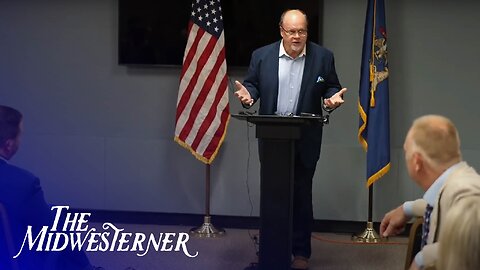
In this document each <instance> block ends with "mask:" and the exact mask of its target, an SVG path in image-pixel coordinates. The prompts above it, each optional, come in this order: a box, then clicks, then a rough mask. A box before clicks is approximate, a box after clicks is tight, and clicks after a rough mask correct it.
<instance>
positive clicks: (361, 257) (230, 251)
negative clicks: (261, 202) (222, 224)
mask: <svg viewBox="0 0 480 270" xmlns="http://www.w3.org/2000/svg"><path fill="white" fill-rule="evenodd" d="M94 226H95V227H96V228H97V231H98V232H102V231H104V230H103V229H102V228H101V224H94ZM115 226H116V227H117V228H118V229H124V231H122V232H131V233H133V235H135V233H144V234H145V235H147V237H148V236H149V235H150V234H151V233H153V234H155V235H156V236H157V237H158V235H159V233H169V232H172V233H182V232H188V231H189V230H190V229H191V228H190V227H182V226H158V225H132V224H115ZM257 234H258V231H255V230H240V229H226V234H225V236H223V237H219V238H197V237H190V239H189V240H188V242H186V245H185V246H186V247H187V249H188V252H189V253H191V254H195V253H196V252H198V255H197V256H196V257H195V258H189V257H187V256H186V255H185V254H184V252H182V249H181V248H180V251H156V250H154V249H153V248H152V247H151V248H150V250H149V251H148V252H147V253H146V254H145V255H144V256H137V252H133V251H123V252H122V251H114V252H110V251H105V252H101V251H95V252H87V255H88V256H89V258H90V261H91V262H92V264H94V265H95V266H102V267H103V268H104V269H105V270H125V269H128V268H129V267H131V268H133V269H136V270H156V269H161V270H243V269H245V268H246V267H247V266H249V264H250V263H251V262H256V261H257V258H256V245H255V244H254V241H253V240H252V237H253V236H255V235H257ZM177 236H178V234H177ZM133 238H134V236H132V240H131V241H130V242H129V243H130V246H129V249H131V248H132V246H133V245H132V243H133ZM172 239H173V240H174V242H173V246H172V248H173V249H175V243H176V239H175V237H172ZM407 241H408V239H407V238H403V237H399V238H391V239H389V241H388V242H387V243H382V244H357V243H354V242H352V241H350V235H338V234H330V233H314V234H313V236H312V250H313V254H312V258H311V260H310V270H319V269H332V270H333V269H339V270H340V269H342V270H343V269H345V270H348V269H352V270H353V269H355V270H363V269H365V270H367V269H368V270H375V269H382V270H384V269H389V270H395V269H398V270H400V269H403V266H404V261H405V253H406V249H407ZM126 245H128V244H125V246H126ZM145 246H146V244H145ZM168 247H169V246H168V245H167V246H166V249H168ZM144 248H145V249H146V247H144ZM115 249H116V248H115ZM158 249H159V250H161V246H160V248H158ZM137 251H138V250H137ZM131 268H130V269H131ZM272 270H275V269H272Z"/></svg>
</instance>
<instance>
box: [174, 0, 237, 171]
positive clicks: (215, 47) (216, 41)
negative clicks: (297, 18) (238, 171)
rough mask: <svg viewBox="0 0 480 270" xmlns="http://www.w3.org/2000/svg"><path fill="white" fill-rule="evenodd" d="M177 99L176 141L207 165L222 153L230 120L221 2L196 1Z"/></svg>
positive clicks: (218, 0) (211, 0)
mask: <svg viewBox="0 0 480 270" xmlns="http://www.w3.org/2000/svg"><path fill="white" fill-rule="evenodd" d="M188 31H189V34H188V41H187V46H186V48H185V54H184V56H183V68H182V73H181V76H180V87H179V92H178V99H177V115H176V122H175V141H176V142H177V143H179V144H180V145H182V146H183V147H185V148H187V149H189V150H190V152H191V153H192V154H193V155H194V156H195V157H196V158H198V159H199V160H200V161H202V162H204V163H205V164H210V163H211V162H212V161H213V159H214V158H215V156H216V155H217V153H218V150H219V148H220V146H221V144H222V142H223V139H224V137H225V134H226V131H227V124H228V121H229V119H230V112H229V107H228V79H227V63H226V60H225V38H224V32H223V17H222V7H221V6H220V0H208V1H207V0H194V1H193V3H192V12H191V14H190V21H189V24H188Z"/></svg>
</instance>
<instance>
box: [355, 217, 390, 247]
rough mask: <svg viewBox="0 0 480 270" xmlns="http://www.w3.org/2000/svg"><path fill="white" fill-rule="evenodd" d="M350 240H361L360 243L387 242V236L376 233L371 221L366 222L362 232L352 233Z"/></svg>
mask: <svg viewBox="0 0 480 270" xmlns="http://www.w3.org/2000/svg"><path fill="white" fill-rule="evenodd" d="M352 241H354V242H361V243H379V242H388V238H386V237H380V235H378V233H377V232H376V231H375V229H374V228H373V222H371V221H369V222H367V228H366V229H365V231H363V233H361V234H357V235H353V236H352Z"/></svg>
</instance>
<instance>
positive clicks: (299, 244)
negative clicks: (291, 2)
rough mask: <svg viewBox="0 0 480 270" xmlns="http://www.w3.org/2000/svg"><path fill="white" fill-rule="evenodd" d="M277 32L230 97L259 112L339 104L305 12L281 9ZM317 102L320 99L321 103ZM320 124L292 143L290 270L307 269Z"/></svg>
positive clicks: (326, 56)
mask: <svg viewBox="0 0 480 270" xmlns="http://www.w3.org/2000/svg"><path fill="white" fill-rule="evenodd" d="M279 30H280V35H281V36H282V39H281V40H280V41H278V42H275V43H272V44H270V45H267V46H264V47H262V48H259V49H257V50H255V51H254V52H253V54H252V58H251V60H250V67H249V69H248V73H247V76H246V78H245V80H244V82H243V85H242V84H241V83H240V82H238V81H235V87H236V92H235V95H236V96H237V97H238V98H239V100H240V101H241V102H242V104H243V106H245V107H249V106H252V105H253V104H254V103H255V102H256V101H257V100H259V99H261V102H260V108H259V114H262V115H274V114H276V115H300V114H301V113H311V114H315V115H322V109H325V110H326V111H328V112H331V111H333V110H334V109H336V108H337V107H338V106H340V105H341V104H343V102H344V100H343V94H344V93H345V92H346V91H347V89H346V88H343V89H341V86H340V83H339V81H338V77H337V74H336V71H335V63H334V57H333V54H332V52H330V51H329V50H327V49H325V48H323V47H321V46H319V45H317V44H315V43H313V42H307V36H308V22H307V16H306V14H305V12H303V11H302V10H298V9H294V10H287V11H285V12H283V14H282V16H281V18H280V23H279ZM322 100H323V101H322ZM321 140H322V123H318V124H313V125H310V126H308V127H306V128H304V129H303V130H302V135H301V138H300V139H299V140H298V141H296V143H295V149H296V153H295V169H294V170H295V173H294V179H295V180H294V201H293V239H292V254H293V256H294V260H293V262H292V268H293V269H307V268H308V259H309V258H310V255H311V242H310V237H311V232H312V225H313V206H312V179H313V175H314V173H315V168H316V164H317V161H318V158H319V156H320V146H321Z"/></svg>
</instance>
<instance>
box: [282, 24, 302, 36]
mask: <svg viewBox="0 0 480 270" xmlns="http://www.w3.org/2000/svg"><path fill="white" fill-rule="evenodd" d="M280 28H282V30H283V32H285V34H287V35H288V36H294V35H296V34H298V35H299V36H301V37H304V36H306V35H307V32H308V31H307V30H306V29H300V30H286V29H285V28H283V26H281V25H280Z"/></svg>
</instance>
